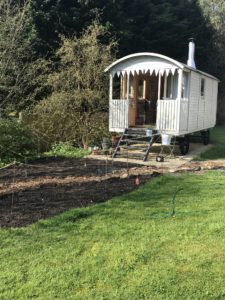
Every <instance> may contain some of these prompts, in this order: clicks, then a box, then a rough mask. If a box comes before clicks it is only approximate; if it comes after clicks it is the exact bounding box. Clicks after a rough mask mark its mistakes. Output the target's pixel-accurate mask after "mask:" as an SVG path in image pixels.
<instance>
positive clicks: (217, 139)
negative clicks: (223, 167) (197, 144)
mask: <svg viewBox="0 0 225 300" xmlns="http://www.w3.org/2000/svg"><path fill="white" fill-rule="evenodd" d="M210 142H211V143H212V144H213V145H214V147H213V148H211V149H209V150H207V151H206V152H204V153H202V154H201V155H199V156H198V157H196V159H195V160H209V159H225V127H215V128H213V129H212V130H210Z"/></svg>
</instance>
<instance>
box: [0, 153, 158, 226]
mask: <svg viewBox="0 0 225 300" xmlns="http://www.w3.org/2000/svg"><path fill="white" fill-rule="evenodd" d="M153 171H154V169H152V167H147V166H140V165H135V164H129V165H127V164H126V163H122V162H112V161H99V160H95V159H63V158H45V159H39V160H37V161H35V162H32V163H30V164H23V165H15V166H10V167H8V168H5V169H1V170H0V227H19V226H26V225H28V224H31V223H33V222H36V221H37V220H39V219H45V218H49V217H51V216H54V215H57V214H59V213H62V212H64V211H67V210H69V209H71V208H77V207H85V206H88V205H91V204H95V203H100V202H103V201H107V200H108V199H110V198H111V197H113V196H116V195H121V194H123V193H125V192H130V191H132V190H134V189H136V188H137V187H138V185H139V182H140V184H142V183H144V182H145V181H146V180H148V179H149V178H150V177H152V176H154V174H153ZM140 174H141V175H140ZM155 174H156V173H155ZM137 178H138V180H137ZM138 181H139V182H138Z"/></svg>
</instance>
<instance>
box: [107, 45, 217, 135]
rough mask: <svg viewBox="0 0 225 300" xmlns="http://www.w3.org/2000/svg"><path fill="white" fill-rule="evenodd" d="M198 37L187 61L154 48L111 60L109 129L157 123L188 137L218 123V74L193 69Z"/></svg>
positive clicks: (160, 129) (164, 130)
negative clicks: (186, 62)
mask: <svg viewBox="0 0 225 300" xmlns="http://www.w3.org/2000/svg"><path fill="white" fill-rule="evenodd" d="M194 47H195V46H194V42H193V41H190V43H189V59H188V64H183V63H181V62H178V61H176V60H174V59H172V58H170V57H167V56H164V55H161V54H156V53H148V52H144V53H136V54H131V55H128V56H125V57H123V58H121V59H119V60H117V61H115V62H114V63H112V64H111V65H110V66H109V67H108V68H107V69H106V70H105V71H106V72H109V76H110V92H109V130H110V131H111V132H124V130H125V129H127V128H153V129H154V130H156V131H158V132H159V133H161V134H168V135H171V136H186V135H188V134H190V133H193V132H197V131H207V130H208V129H210V128H212V127H214V126H215V124H216V113H217V92H218V81H219V80H218V79H217V78H215V77H214V76H212V75H210V74H207V73H205V72H202V71H199V70H197V69H196V68H195V62H194Z"/></svg>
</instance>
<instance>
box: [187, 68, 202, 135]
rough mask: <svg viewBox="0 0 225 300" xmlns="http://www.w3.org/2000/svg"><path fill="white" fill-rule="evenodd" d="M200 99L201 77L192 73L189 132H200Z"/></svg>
mask: <svg viewBox="0 0 225 300" xmlns="http://www.w3.org/2000/svg"><path fill="white" fill-rule="evenodd" d="M199 98H200V75H199V74H198V73H196V72H191V80H190V96H189V112H188V132H195V131H197V130H198V104H199Z"/></svg>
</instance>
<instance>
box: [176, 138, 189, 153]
mask: <svg viewBox="0 0 225 300" xmlns="http://www.w3.org/2000/svg"><path fill="white" fill-rule="evenodd" d="M179 144H180V153H181V154H182V155H186V154H187V153H188V151H189V145H190V143H189V137H188V136H184V137H182V138H181V139H180V141H179Z"/></svg>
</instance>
